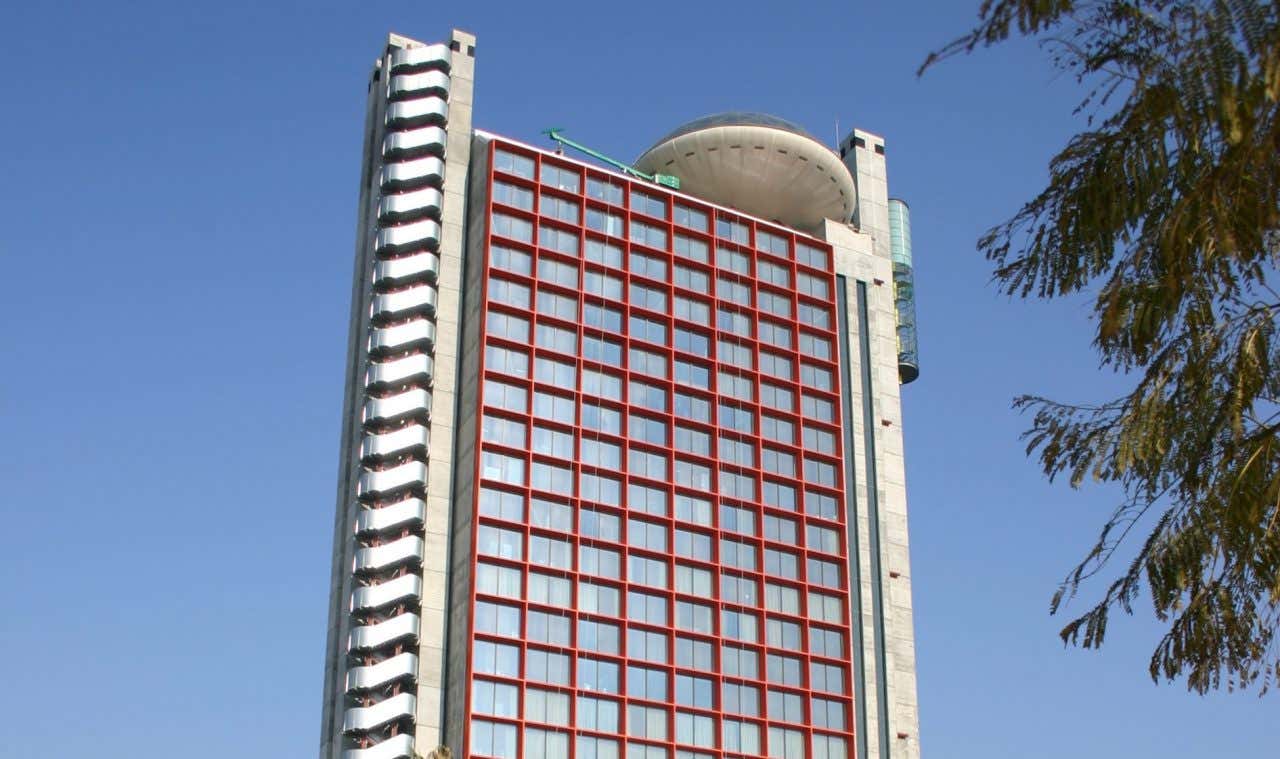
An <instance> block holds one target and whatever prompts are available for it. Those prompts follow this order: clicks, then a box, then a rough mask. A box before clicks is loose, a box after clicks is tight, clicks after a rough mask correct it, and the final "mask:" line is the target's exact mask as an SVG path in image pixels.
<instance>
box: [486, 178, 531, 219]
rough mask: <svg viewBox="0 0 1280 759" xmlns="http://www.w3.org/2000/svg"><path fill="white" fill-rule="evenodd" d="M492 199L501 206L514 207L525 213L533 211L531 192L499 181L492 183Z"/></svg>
mask: <svg viewBox="0 0 1280 759" xmlns="http://www.w3.org/2000/svg"><path fill="white" fill-rule="evenodd" d="M493 199H494V201H495V202H498V203H502V204H503V205H508V206H515V207H516V208H519V209H522V210H525V211H532V210H533V190H530V189H527V188H524V187H521V186H520V185H515V184H511V183H510V182H503V181H502V180H500V179H496V180H494V182H493Z"/></svg>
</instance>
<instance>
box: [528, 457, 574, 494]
mask: <svg viewBox="0 0 1280 759" xmlns="http://www.w3.org/2000/svg"><path fill="white" fill-rule="evenodd" d="M529 475H530V476H529V486H530V487H532V488H534V489H535V490H548V491H550V492H552V493H559V494H561V495H573V470H571V469H570V468H569V467H567V466H559V465H557V464H548V463H546V462H542V461H535V462H533V467H532V468H531V469H530V471H529Z"/></svg>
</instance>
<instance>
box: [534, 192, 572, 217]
mask: <svg viewBox="0 0 1280 759" xmlns="http://www.w3.org/2000/svg"><path fill="white" fill-rule="evenodd" d="M541 211H542V215H543V216H550V217H552V218H556V219H559V220H560V221H563V222H565V223H568V224H577V223H578V214H579V213H580V209H579V207H578V204H577V202H575V201H572V200H566V199H564V198H557V197H555V196H554V195H545V194H544V195H543V196H542V207H541Z"/></svg>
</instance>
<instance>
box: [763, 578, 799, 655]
mask: <svg viewBox="0 0 1280 759" xmlns="http://www.w3.org/2000/svg"><path fill="white" fill-rule="evenodd" d="M765 592H766V596H767V595H768V588H765ZM765 640H766V641H767V642H768V643H769V645H770V646H772V647H774V648H785V649H789V650H791V651H799V650H801V647H802V645H803V643H802V638H801V637H800V625H798V624H796V623H795V622H784V621H783V620H781V619H770V620H767V621H766V622H765Z"/></svg>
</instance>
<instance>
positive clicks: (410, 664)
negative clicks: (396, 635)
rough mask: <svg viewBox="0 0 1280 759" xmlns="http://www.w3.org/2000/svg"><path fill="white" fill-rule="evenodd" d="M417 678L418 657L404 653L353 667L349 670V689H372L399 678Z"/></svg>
mask: <svg viewBox="0 0 1280 759" xmlns="http://www.w3.org/2000/svg"><path fill="white" fill-rule="evenodd" d="M417 679H418V657H417V656H415V655H413V654H411V653H403V654H399V655H398V656H393V657H391V658H390V659H387V660H386V661H381V662H378V663H377V664H370V665H369V666H367V667H352V668H351V669H350V670H348V671H347V691H348V692H350V691H362V690H371V689H373V688H380V687H382V686H383V685H386V684H388V683H394V682H396V681H397V680H412V681H414V682H416V681H417Z"/></svg>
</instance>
